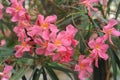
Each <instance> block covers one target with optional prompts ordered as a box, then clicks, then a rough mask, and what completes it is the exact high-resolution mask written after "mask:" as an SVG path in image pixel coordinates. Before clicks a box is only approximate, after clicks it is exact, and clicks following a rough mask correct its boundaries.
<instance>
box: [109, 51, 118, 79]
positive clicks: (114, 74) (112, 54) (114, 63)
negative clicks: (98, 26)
mask: <svg viewBox="0 0 120 80" xmlns="http://www.w3.org/2000/svg"><path fill="white" fill-rule="evenodd" d="M108 53H109V56H110V58H111V62H112V68H113V77H114V80H117V79H116V77H117V66H116V62H115V57H114V53H113V52H112V50H111V49H108Z"/></svg>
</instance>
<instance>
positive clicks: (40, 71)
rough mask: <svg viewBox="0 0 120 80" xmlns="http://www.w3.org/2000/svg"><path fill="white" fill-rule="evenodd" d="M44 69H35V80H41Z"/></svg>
mask: <svg viewBox="0 0 120 80" xmlns="http://www.w3.org/2000/svg"><path fill="white" fill-rule="evenodd" d="M42 69H43V68H41V69H38V68H35V69H34V71H33V75H32V76H33V79H34V80H39V77H40V74H41V73H42ZM29 80H31V79H29Z"/></svg>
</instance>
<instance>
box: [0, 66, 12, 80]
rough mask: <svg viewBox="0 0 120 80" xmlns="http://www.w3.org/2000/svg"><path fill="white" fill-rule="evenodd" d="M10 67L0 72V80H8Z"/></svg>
mask: <svg viewBox="0 0 120 80" xmlns="http://www.w3.org/2000/svg"><path fill="white" fill-rule="evenodd" d="M11 70H12V66H5V68H4V71H3V72H0V76H2V78H1V80H10V76H11Z"/></svg>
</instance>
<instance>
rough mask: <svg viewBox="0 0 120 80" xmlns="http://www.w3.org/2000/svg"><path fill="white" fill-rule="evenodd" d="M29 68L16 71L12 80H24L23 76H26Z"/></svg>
mask: <svg viewBox="0 0 120 80" xmlns="http://www.w3.org/2000/svg"><path fill="white" fill-rule="evenodd" d="M29 69H30V68H29V66H27V67H21V68H20V69H19V70H18V71H16V72H15V73H14V75H13V76H12V77H11V79H10V80H19V79H20V78H22V76H24V75H25V73H26V72H27V71H28V70H29Z"/></svg>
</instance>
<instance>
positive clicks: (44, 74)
mask: <svg viewBox="0 0 120 80" xmlns="http://www.w3.org/2000/svg"><path fill="white" fill-rule="evenodd" d="M42 70H43V73H42V74H43V80H47V74H46V72H45V69H44V68H42Z"/></svg>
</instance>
